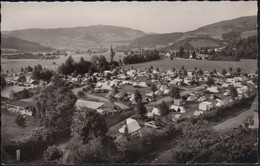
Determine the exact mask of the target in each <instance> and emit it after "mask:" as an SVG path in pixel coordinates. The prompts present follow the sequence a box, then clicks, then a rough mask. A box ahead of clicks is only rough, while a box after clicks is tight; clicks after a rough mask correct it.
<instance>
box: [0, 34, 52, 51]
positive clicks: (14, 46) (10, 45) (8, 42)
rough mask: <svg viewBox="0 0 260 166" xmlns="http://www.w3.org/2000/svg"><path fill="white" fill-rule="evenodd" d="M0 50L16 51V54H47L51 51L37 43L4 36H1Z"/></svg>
mask: <svg viewBox="0 0 260 166" xmlns="http://www.w3.org/2000/svg"><path fill="white" fill-rule="evenodd" d="M1 49H10V50H16V51H18V52H48V51H52V50H53V48H50V47H45V46H42V45H40V44H39V43H35V42H30V41H26V40H22V39H19V38H16V37H12V36H8V35H4V34H2V35H1Z"/></svg>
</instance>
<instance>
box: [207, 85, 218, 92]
mask: <svg viewBox="0 0 260 166" xmlns="http://www.w3.org/2000/svg"><path fill="white" fill-rule="evenodd" d="M207 90H208V91H209V92H211V93H219V91H218V87H216V86H212V87H208V88H207Z"/></svg>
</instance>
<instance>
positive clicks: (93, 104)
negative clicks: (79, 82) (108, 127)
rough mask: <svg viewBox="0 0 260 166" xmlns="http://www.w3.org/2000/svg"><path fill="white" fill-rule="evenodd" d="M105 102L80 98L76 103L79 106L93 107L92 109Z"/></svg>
mask: <svg viewBox="0 0 260 166" xmlns="http://www.w3.org/2000/svg"><path fill="white" fill-rule="evenodd" d="M104 104H105V103H101V102H95V101H87V100H81V99H78V100H77V102H76V104H75V105H76V107H77V108H80V107H87V108H92V109H98V108H100V107H101V106H102V105H104Z"/></svg>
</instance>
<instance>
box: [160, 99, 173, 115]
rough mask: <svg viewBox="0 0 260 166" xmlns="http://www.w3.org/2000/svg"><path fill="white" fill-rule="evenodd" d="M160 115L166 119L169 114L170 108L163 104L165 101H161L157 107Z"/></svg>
mask: <svg viewBox="0 0 260 166" xmlns="http://www.w3.org/2000/svg"><path fill="white" fill-rule="evenodd" d="M158 107H159V109H160V112H161V115H162V116H163V117H166V116H167V115H168V114H169V113H170V108H169V106H168V105H167V104H166V103H165V101H164V100H163V101H162V103H161V104H159V105H158Z"/></svg>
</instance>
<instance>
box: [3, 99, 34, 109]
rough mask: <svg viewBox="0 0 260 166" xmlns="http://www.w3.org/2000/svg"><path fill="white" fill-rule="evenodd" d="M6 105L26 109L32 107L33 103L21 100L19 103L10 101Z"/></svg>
mask: <svg viewBox="0 0 260 166" xmlns="http://www.w3.org/2000/svg"><path fill="white" fill-rule="evenodd" d="M6 104H7V105H12V106H19V107H24V108H26V107H30V106H32V103H29V102H25V101H21V100H18V101H8V102H6Z"/></svg>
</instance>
